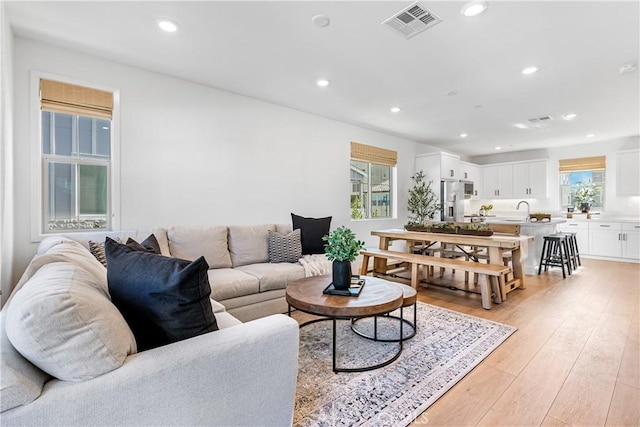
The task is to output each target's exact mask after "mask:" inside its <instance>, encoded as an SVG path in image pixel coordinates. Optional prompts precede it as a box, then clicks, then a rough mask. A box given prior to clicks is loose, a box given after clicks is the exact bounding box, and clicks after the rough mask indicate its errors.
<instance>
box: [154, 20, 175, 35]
mask: <svg viewBox="0 0 640 427" xmlns="http://www.w3.org/2000/svg"><path fill="white" fill-rule="evenodd" d="M156 23H157V24H158V27H160V29H161V30H163V31H166V32H167V33H175V32H176V31H178V28H179V26H178V24H176V23H175V22H173V21H172V20H170V19H158V20H157V21H156Z"/></svg>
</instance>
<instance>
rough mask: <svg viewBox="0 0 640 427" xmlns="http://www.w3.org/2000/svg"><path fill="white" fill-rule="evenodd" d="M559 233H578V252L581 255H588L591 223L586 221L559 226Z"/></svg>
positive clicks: (568, 221)
mask: <svg viewBox="0 0 640 427" xmlns="http://www.w3.org/2000/svg"><path fill="white" fill-rule="evenodd" d="M558 231H563V232H572V233H576V242H577V243H578V252H580V255H588V254H589V253H590V252H589V223H588V222H586V221H572V220H570V219H568V220H567V222H564V223H561V224H558Z"/></svg>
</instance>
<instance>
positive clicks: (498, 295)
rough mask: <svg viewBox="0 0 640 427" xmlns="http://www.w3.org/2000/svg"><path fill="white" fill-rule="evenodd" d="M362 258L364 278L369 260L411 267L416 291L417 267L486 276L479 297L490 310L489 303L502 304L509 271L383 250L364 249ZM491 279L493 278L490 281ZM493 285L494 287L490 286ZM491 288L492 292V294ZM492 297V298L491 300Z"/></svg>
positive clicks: (472, 262) (457, 260)
mask: <svg viewBox="0 0 640 427" xmlns="http://www.w3.org/2000/svg"><path fill="white" fill-rule="evenodd" d="M360 254H361V255H362V256H363V259H362V267H361V268H360V275H362V276H366V274H367V272H368V269H369V258H371V257H373V258H384V259H387V260H390V259H391V260H397V261H402V262H406V263H407V264H410V265H411V286H412V287H413V288H414V289H416V290H417V289H418V283H419V277H418V267H419V266H421V265H423V266H427V267H437V268H451V269H455V270H460V271H465V272H469V273H477V274H479V275H484V276H486V280H480V295H481V296H482V307H483V308H486V309H487V310H489V309H491V302H492V300H493V299H494V298H495V302H502V289H503V287H504V286H505V276H506V274H507V273H508V272H509V271H510V268H509V267H506V266H504V265H498V264H484V263H479V262H474V261H466V260H462V259H451V258H441V257H433V256H425V255H420V254H413V253H409V252H398V251H389V250H384V249H366V250H362V251H360ZM491 278H494V279H493V280H491ZM492 283H495V286H492ZM492 288H493V292H492ZM492 297H493V298H492Z"/></svg>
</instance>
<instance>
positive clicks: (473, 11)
mask: <svg viewBox="0 0 640 427" xmlns="http://www.w3.org/2000/svg"><path fill="white" fill-rule="evenodd" d="M487 7H488V6H487V2H486V1H481V0H476V1H472V2H469V3H467V4H465V5H464V6H463V7H462V9H460V13H461V14H463V15H464V16H466V17H467V18H471V17H473V16H478V15H480V14H481V13H482V12H484V11H485V10H487Z"/></svg>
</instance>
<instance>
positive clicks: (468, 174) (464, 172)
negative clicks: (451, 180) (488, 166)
mask: <svg viewBox="0 0 640 427" xmlns="http://www.w3.org/2000/svg"><path fill="white" fill-rule="evenodd" d="M460 179H461V180H463V181H471V182H473V183H474V184H476V185H478V184H479V183H480V167H479V166H478V165H476V164H473V163H469V162H460Z"/></svg>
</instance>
